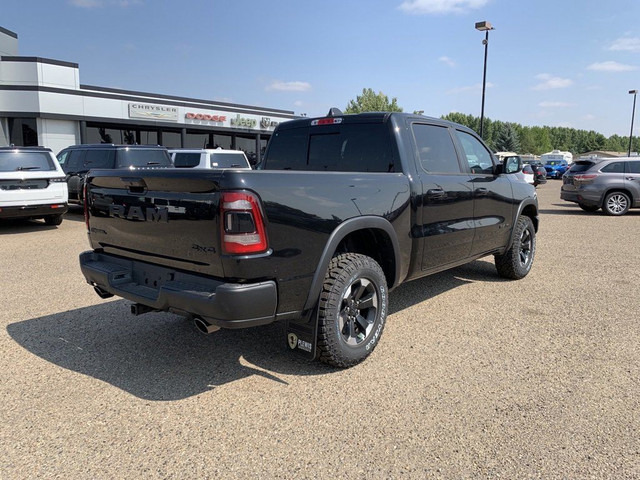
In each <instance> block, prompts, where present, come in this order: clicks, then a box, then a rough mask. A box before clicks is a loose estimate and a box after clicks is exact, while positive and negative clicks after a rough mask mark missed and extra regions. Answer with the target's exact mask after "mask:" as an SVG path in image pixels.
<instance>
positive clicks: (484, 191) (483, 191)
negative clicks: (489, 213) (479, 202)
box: [476, 188, 489, 197]
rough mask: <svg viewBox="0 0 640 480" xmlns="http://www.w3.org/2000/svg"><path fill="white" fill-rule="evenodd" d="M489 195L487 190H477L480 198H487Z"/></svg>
mask: <svg viewBox="0 0 640 480" xmlns="http://www.w3.org/2000/svg"><path fill="white" fill-rule="evenodd" d="M488 194H489V190H487V189H486V188H476V195H477V196H479V197H482V196H485V195H488Z"/></svg>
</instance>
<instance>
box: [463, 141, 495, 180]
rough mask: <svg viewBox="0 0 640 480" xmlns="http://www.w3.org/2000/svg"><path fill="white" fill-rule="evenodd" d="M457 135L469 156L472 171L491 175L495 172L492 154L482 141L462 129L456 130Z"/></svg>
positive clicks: (468, 160) (466, 154)
mask: <svg viewBox="0 0 640 480" xmlns="http://www.w3.org/2000/svg"><path fill="white" fill-rule="evenodd" d="M456 136H457V137H458V140H459V141H460V144H461V145H462V149H463V150H464V154H465V156H466V157H467V162H469V170H471V173H476V174H487V175H491V174H492V173H493V160H492V157H491V154H490V153H489V151H488V150H487V149H486V148H485V147H484V146H483V145H482V143H480V142H479V141H478V139H477V138H475V137H474V136H473V135H470V134H468V133H466V132H461V131H460V130H456Z"/></svg>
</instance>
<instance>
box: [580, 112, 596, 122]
mask: <svg viewBox="0 0 640 480" xmlns="http://www.w3.org/2000/svg"><path fill="white" fill-rule="evenodd" d="M582 119H583V120H595V119H596V116H595V115H592V114H590V113H588V114H586V115H585V116H584V117H582Z"/></svg>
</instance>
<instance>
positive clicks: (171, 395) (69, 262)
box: [0, 181, 640, 479]
mask: <svg viewBox="0 0 640 480" xmlns="http://www.w3.org/2000/svg"><path fill="white" fill-rule="evenodd" d="M559 192H560V182H559V181H549V182H548V183H547V184H546V185H542V186H540V187H538V195H539V201H540V211H541V214H540V231H539V233H538V238H537V240H538V243H537V252H536V258H535V261H534V265H533V269H532V271H531V273H530V274H529V275H528V276H527V277H526V278H525V279H523V280H520V281H505V280H503V279H501V278H500V277H498V276H497V274H496V272H495V267H494V265H493V259H492V258H485V259H481V260H479V261H476V262H473V263H471V264H468V265H466V266H463V267H460V268H456V269H454V270H451V271H447V272H443V273H440V274H437V275H434V276H431V277H427V278H424V279H420V280H416V281H414V282H411V283H407V284H405V285H403V286H401V287H399V288H398V289H396V290H395V291H394V292H392V293H391V296H390V302H391V303H390V315H389V318H388V323H387V325H386V328H385V331H384V333H383V336H382V339H381V342H380V344H379V345H378V347H377V348H376V350H375V351H374V352H373V354H372V355H371V356H370V357H369V358H368V359H367V360H366V361H365V362H364V363H362V364H360V365H358V366H356V367H353V368H351V369H348V370H338V369H333V368H328V367H327V366H325V365H323V364H320V363H310V362H308V361H306V360H304V359H303V358H301V357H299V356H297V355H295V354H292V353H290V352H289V351H288V350H287V347H286V340H285V338H284V333H283V329H282V326H281V325H278V324H274V325H269V326H266V327H259V328H254V329H247V330H240V331H225V330H221V331H219V332H216V333H214V334H212V335H208V336H205V335H203V334H201V333H200V332H198V331H197V330H196V329H195V327H194V326H193V325H192V324H191V323H189V322H187V321H186V320H184V319H182V318H181V317H178V316H176V315H172V314H160V313H150V314H146V315H142V316H139V317H133V316H131V315H130V314H129V302H127V301H124V300H119V299H110V300H101V299H100V298H98V296H97V295H96V294H95V293H94V292H93V290H92V288H91V287H89V286H88V285H87V284H86V283H85V282H84V278H83V277H82V274H81V273H80V269H79V266H78V254H79V253H80V252H82V251H84V250H87V249H88V242H87V239H86V233H85V225H84V219H83V217H82V212H81V210H74V211H72V212H70V213H68V214H67V215H66V216H65V220H64V221H63V223H62V225H60V226H59V227H57V228H56V227H49V226H46V225H44V223H43V222H41V221H31V222H9V223H3V224H0V272H2V276H1V278H0V308H1V310H0V351H1V352H2V354H1V355H0V385H1V387H0V419H1V422H0V447H1V450H0V452H1V455H0V478H2V479H32V478H47V479H49V478H63V479H85V478H91V479H114V478H122V479H128V478H131V479H134V478H135V479H139V478H145V479H148V478H163V479H164V478H171V479H174V478H175V479H191V478H198V479H202V478H221V479H227V478H230V479H233V478H265V479H270V478H282V479H294V478H323V479H324V478H326V479H340V478H344V479H377V478H390V479H397V478H418V479H421V478H455V479H460V478H558V479H565V478H566V479H582V478H598V479H601V478H611V479H624V478H640V341H639V340H640V334H639V332H640V328H639V327H640V313H639V312H640V276H639V272H640V210H632V211H630V212H629V213H628V214H627V215H625V216H623V217H619V218H614V217H607V216H604V215H603V214H601V213H594V214H589V213H585V212H582V210H580V209H579V208H578V207H577V206H575V205H573V204H570V203H567V202H563V201H561V200H560V195H559Z"/></svg>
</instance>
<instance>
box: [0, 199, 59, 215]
mask: <svg viewBox="0 0 640 480" xmlns="http://www.w3.org/2000/svg"><path fill="white" fill-rule="evenodd" d="M68 208H69V207H68V205H67V202H60V203H53V204H45V205H14V206H11V207H2V206H0V218H7V219H8V218H43V217H49V216H51V215H62V214H64V213H66V212H67V210H68Z"/></svg>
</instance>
